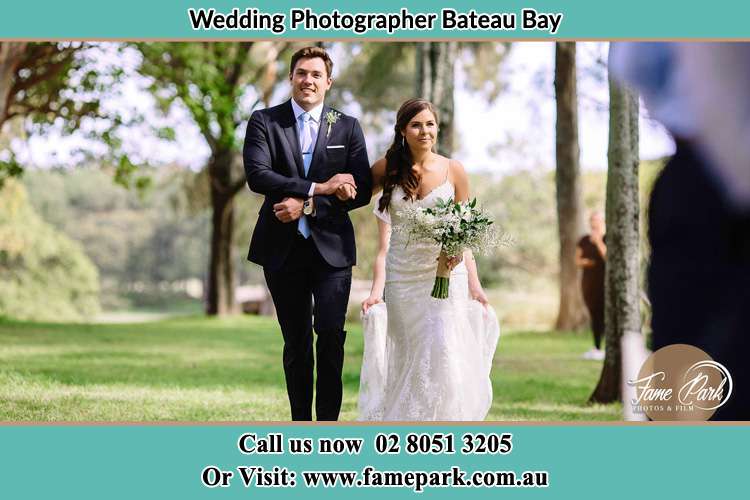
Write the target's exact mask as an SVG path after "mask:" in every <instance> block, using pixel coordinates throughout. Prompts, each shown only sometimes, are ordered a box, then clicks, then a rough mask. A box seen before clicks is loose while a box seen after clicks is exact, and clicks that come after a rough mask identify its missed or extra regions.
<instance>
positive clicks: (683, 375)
mask: <svg viewBox="0 0 750 500" xmlns="http://www.w3.org/2000/svg"><path fill="white" fill-rule="evenodd" d="M628 385H631V386H633V387H635V393H636V397H635V398H634V399H633V400H632V401H631V402H630V403H631V404H632V405H633V411H634V412H638V413H645V414H646V415H647V416H648V417H649V418H650V419H651V420H708V419H709V418H711V416H712V415H713V414H714V412H715V411H716V409H717V408H719V407H721V406H722V405H723V404H724V403H726V402H727V400H728V399H729V397H730V396H731V395H732V376H731V375H730V374H729V371H728V370H727V369H726V367H725V366H724V365H722V364H721V363H717V362H716V361H714V360H713V359H711V357H710V356H709V355H708V354H706V353H705V352H703V351H702V350H701V349H698V348H697V347H694V346H691V345H687V344H673V345H669V346H666V347H662V348H661V349H659V350H658V351H656V352H654V353H652V354H651V355H650V356H649V357H648V359H646V361H645V362H644V363H643V366H641V369H640V371H639V372H638V377H637V378H636V379H635V380H629V381H628Z"/></svg>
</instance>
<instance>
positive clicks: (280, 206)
mask: <svg viewBox="0 0 750 500" xmlns="http://www.w3.org/2000/svg"><path fill="white" fill-rule="evenodd" d="M302 203H303V200H302V199H300V198H284V199H283V200H281V203H277V204H275V205H274V206H273V214H274V215H275V216H276V218H277V219H279V220H280V221H281V222H284V223H286V222H293V221H295V220H297V219H299V218H300V217H301V216H302Z"/></svg>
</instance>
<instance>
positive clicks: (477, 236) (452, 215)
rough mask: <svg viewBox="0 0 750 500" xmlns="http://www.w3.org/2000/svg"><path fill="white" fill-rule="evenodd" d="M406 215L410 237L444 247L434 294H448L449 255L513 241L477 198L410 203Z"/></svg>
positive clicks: (481, 250)
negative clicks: (421, 204)
mask: <svg viewBox="0 0 750 500" xmlns="http://www.w3.org/2000/svg"><path fill="white" fill-rule="evenodd" d="M399 215H400V216H401V217H402V218H403V219H404V224H403V226H402V227H401V230H402V231H404V232H406V233H408V235H409V237H410V238H411V237H415V238H418V239H421V240H432V241H434V242H435V243H437V244H438V245H440V247H441V251H440V257H439V259H438V268H437V273H436V276H435V285H434V286H433V288H432V293H431V294H430V295H431V296H432V297H435V298H436V299H446V298H448V287H449V285H450V274H451V272H450V269H449V268H448V258H449V257H451V256H457V255H461V254H462V253H463V251H464V250H466V249H470V250H472V251H474V252H476V253H483V254H486V253H488V252H489V251H490V250H491V249H492V248H495V247H497V246H506V245H509V244H510V243H512V238H511V237H510V235H508V234H507V233H502V232H501V231H499V230H497V229H496V228H495V227H494V226H493V225H492V224H493V220H492V216H490V215H489V214H488V213H487V212H485V211H483V210H482V209H481V208H477V200H476V198H475V199H473V200H472V201H470V202H468V201H466V202H458V203H456V202H454V201H453V199H452V198H451V199H448V200H447V201H446V200H443V199H439V200H438V201H437V204H436V205H435V206H434V207H432V208H422V207H409V208H407V209H404V210H402V211H401V212H400V214H399Z"/></svg>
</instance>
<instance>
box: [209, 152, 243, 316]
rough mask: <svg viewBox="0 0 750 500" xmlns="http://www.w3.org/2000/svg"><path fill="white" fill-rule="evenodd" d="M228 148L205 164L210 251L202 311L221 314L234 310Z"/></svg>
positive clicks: (232, 204) (232, 229)
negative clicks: (209, 199) (208, 192)
mask: <svg viewBox="0 0 750 500" xmlns="http://www.w3.org/2000/svg"><path fill="white" fill-rule="evenodd" d="M231 161H232V153H231V151H226V152H222V153H220V154H219V155H218V156H215V157H213V158H212V159H211V163H210V164H209V166H208V172H209V180H210V182H211V210H212V214H211V253H210V256H209V259H210V260H209V265H208V292H207V294H206V314H208V315H211V316H225V315H229V314H235V313H236V312H237V311H238V308H237V305H236V304H235V303H234V288H235V276H234V259H233V258H232V238H233V233H234V193H233V192H232V190H231V184H230V182H229V179H230V172H231Z"/></svg>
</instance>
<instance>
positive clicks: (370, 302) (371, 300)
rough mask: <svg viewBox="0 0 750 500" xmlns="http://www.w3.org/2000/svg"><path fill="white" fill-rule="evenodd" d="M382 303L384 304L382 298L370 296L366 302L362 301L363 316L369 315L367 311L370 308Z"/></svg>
mask: <svg viewBox="0 0 750 500" xmlns="http://www.w3.org/2000/svg"><path fill="white" fill-rule="evenodd" d="M381 302H383V299H382V298H380V297H376V296H374V295H370V296H369V297H367V298H366V299H365V300H364V301H362V314H367V310H368V309H370V307H372V306H374V305H375V304H379V303H381Z"/></svg>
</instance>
